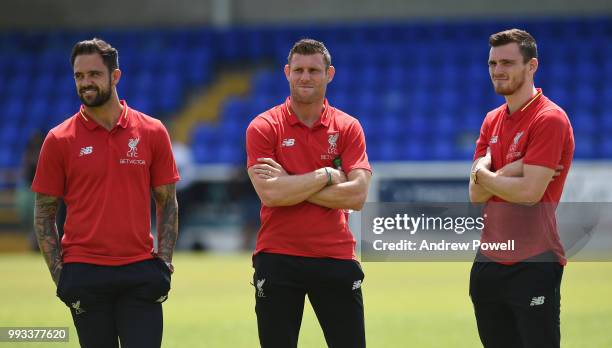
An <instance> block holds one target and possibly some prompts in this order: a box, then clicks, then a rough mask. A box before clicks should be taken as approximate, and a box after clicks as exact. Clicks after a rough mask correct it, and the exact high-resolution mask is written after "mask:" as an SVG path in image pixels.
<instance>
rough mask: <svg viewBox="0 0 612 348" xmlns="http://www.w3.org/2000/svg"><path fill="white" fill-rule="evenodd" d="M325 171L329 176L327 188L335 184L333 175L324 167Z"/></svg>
mask: <svg viewBox="0 0 612 348" xmlns="http://www.w3.org/2000/svg"><path fill="white" fill-rule="evenodd" d="M323 169H325V174H327V184H326V185H325V186H329V185H331V184H333V182H332V176H331V173H330V172H329V169H327V167H324V168H323Z"/></svg>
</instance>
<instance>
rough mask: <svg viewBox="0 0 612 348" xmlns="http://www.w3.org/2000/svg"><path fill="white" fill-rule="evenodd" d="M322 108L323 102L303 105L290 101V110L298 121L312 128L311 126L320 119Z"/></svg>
mask: <svg viewBox="0 0 612 348" xmlns="http://www.w3.org/2000/svg"><path fill="white" fill-rule="evenodd" d="M324 108H325V106H324V103H323V100H320V101H316V102H314V103H308V104H304V103H298V102H295V101H293V99H291V109H292V110H293V112H294V113H295V115H296V117H297V118H298V120H300V121H301V122H302V123H303V124H305V125H306V126H308V127H312V125H313V124H315V122H317V120H318V119H319V118H321V113H322V112H323V110H324Z"/></svg>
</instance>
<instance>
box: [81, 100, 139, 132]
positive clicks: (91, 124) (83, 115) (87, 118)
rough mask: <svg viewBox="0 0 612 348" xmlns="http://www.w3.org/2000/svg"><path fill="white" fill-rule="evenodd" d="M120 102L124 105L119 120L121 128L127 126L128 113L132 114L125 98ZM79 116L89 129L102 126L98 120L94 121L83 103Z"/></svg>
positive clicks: (118, 124) (118, 123)
mask: <svg viewBox="0 0 612 348" xmlns="http://www.w3.org/2000/svg"><path fill="white" fill-rule="evenodd" d="M119 103H120V104H121V106H123V111H122V112H121V115H120V116H119V119H118V120H117V126H119V127H121V128H127V126H128V121H129V117H128V115H129V114H130V113H129V111H128V105H127V103H126V102H125V100H120V101H119ZM78 117H79V119H81V121H82V122H83V124H84V125H85V127H87V129H89V130H94V129H96V128H97V127H100V125H99V124H98V123H97V122H96V121H94V120H93V119H92V118H91V116H89V115H87V113H86V112H85V106H83V105H81V107H80V108H79V114H78Z"/></svg>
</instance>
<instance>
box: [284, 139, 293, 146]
mask: <svg viewBox="0 0 612 348" xmlns="http://www.w3.org/2000/svg"><path fill="white" fill-rule="evenodd" d="M293 145H295V139H283V142H282V144H281V146H284V147H289V146H293Z"/></svg>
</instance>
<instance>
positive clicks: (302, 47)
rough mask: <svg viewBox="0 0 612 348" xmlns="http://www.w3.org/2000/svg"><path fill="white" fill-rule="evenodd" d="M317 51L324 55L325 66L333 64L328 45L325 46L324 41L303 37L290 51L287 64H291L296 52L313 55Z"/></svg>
mask: <svg viewBox="0 0 612 348" xmlns="http://www.w3.org/2000/svg"><path fill="white" fill-rule="evenodd" d="M317 53H321V54H322V55H323V62H324V63H325V68H329V66H330V65H331V55H330V54H329V51H328V50H327V47H325V45H324V44H323V42H321V41H317V40H313V39H301V40H300V41H298V42H296V43H295V44H294V45H293V47H291V50H290V51H289V56H287V64H291V58H293V55H294V54H302V55H311V54H317Z"/></svg>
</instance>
